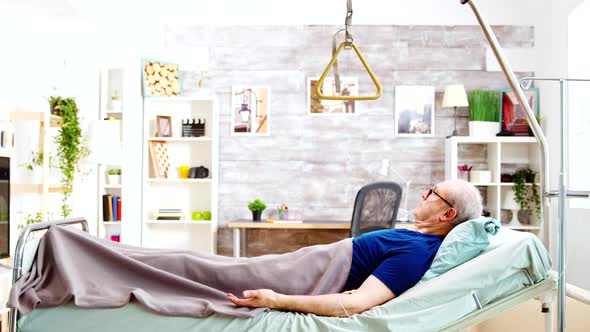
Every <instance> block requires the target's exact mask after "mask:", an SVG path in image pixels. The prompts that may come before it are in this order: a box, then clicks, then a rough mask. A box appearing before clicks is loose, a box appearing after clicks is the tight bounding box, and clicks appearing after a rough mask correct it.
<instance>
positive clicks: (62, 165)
mask: <svg viewBox="0 0 590 332" xmlns="http://www.w3.org/2000/svg"><path fill="white" fill-rule="evenodd" d="M49 103H50V105H51V108H52V109H55V110H57V111H59V112H60V114H61V117H62V125H61V128H60V129H59V133H58V135H57V136H56V137H55V143H56V144H57V157H58V161H57V166H58V168H59V170H60V171H61V183H62V185H63V187H64V192H63V199H62V206H61V212H62V217H64V218H66V217H68V216H69V215H70V213H71V211H72V209H71V208H70V206H69V205H68V202H69V199H70V197H71V195H72V190H73V184H74V179H75V176H76V174H79V173H80V167H79V162H80V160H81V159H82V158H85V157H87V156H88V154H89V153H90V150H89V149H88V146H87V142H86V137H85V136H84V135H83V134H82V129H81V128H80V119H79V118H78V106H77V105H76V101H75V100H74V98H62V97H55V96H54V97H50V99H49Z"/></svg>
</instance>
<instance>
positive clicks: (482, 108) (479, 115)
mask: <svg viewBox="0 0 590 332" xmlns="http://www.w3.org/2000/svg"><path fill="white" fill-rule="evenodd" d="M467 98H468V100H469V136H496V134H497V133H498V132H499V131H500V125H499V123H498V122H499V120H500V95H499V93H498V92H497V91H487V90H472V91H469V93H468V95H467Z"/></svg>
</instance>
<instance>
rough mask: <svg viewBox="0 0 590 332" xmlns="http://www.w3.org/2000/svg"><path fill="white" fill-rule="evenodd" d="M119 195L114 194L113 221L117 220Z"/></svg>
mask: <svg viewBox="0 0 590 332" xmlns="http://www.w3.org/2000/svg"><path fill="white" fill-rule="evenodd" d="M117 199H118V197H117V196H113V221H117V215H118V213H117Z"/></svg>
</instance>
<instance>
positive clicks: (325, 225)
mask: <svg viewBox="0 0 590 332" xmlns="http://www.w3.org/2000/svg"><path fill="white" fill-rule="evenodd" d="M413 225H414V224H412V223H396V224H395V227H396V228H410V227H411V226H413ZM227 226H228V227H229V228H252V229H254V228H258V229H261V228H273V229H350V221H345V220H334V221H331V220H304V221H303V223H300V224H281V223H277V224H275V223H270V222H266V221H261V222H254V221H251V220H236V221H233V222H230V223H228V224H227Z"/></svg>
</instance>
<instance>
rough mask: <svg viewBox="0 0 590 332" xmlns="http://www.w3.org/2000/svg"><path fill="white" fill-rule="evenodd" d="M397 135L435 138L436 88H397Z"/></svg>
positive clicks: (414, 86) (418, 86)
mask: <svg viewBox="0 0 590 332" xmlns="http://www.w3.org/2000/svg"><path fill="white" fill-rule="evenodd" d="M394 108H395V109H394V117H395V125H394V127H395V129H394V130H395V135H396V136H401V137H432V136H434V86H423V85H400V86H395V103H394Z"/></svg>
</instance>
